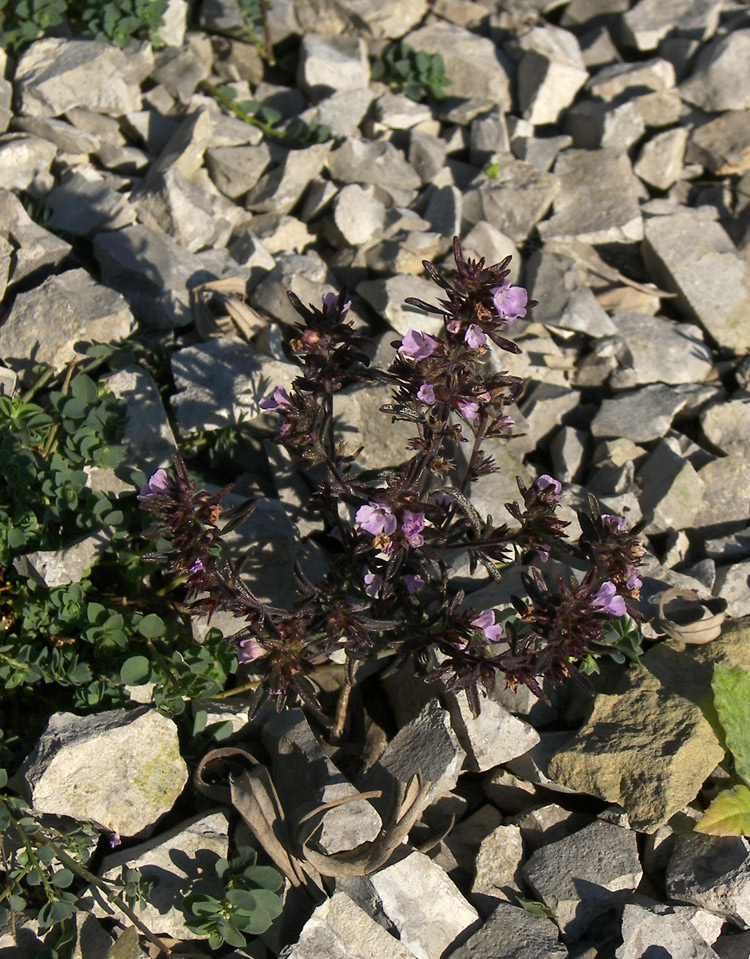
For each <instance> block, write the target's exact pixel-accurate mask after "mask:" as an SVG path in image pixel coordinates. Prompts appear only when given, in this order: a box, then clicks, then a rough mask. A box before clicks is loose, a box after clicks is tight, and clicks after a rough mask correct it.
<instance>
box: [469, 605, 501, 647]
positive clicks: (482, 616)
mask: <svg viewBox="0 0 750 959" xmlns="http://www.w3.org/2000/svg"><path fill="white" fill-rule="evenodd" d="M471 625H472V626H476V627H477V629H481V630H482V632H483V633H484V638H485V639H486V640H487V642H488V643H498V642H500V639H501V637H502V635H503V627H502V626H499V625H498V624H497V623H496V622H495V610H494V609H483V610H482V612H481V613H479V615H478V616H475V617H474V619H472V620H471Z"/></svg>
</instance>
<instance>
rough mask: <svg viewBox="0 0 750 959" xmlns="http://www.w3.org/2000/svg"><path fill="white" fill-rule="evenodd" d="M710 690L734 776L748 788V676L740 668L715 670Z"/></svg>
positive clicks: (749, 695)
mask: <svg viewBox="0 0 750 959" xmlns="http://www.w3.org/2000/svg"><path fill="white" fill-rule="evenodd" d="M711 686H712V687H713V691H714V704H715V706H716V712H717V713H718V716H719V721H720V723H721V725H722V726H723V727H724V732H725V734H726V743H727V747H728V748H729V749H730V750H731V752H732V755H733V757H734V768H735V772H736V773H737V775H738V776H739V777H740V779H741V780H742V781H743V782H744V783H745V784H746V785H748V786H750V673H748V672H747V671H746V670H744V669H742V668H741V667H740V666H735V667H734V668H733V669H728V668H727V667H726V666H715V667H714V674H713V679H712V681H711Z"/></svg>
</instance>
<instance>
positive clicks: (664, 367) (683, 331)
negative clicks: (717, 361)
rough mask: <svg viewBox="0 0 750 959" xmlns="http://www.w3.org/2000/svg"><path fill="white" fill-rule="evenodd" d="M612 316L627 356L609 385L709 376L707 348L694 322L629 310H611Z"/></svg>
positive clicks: (692, 380)
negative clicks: (676, 320)
mask: <svg viewBox="0 0 750 959" xmlns="http://www.w3.org/2000/svg"><path fill="white" fill-rule="evenodd" d="M612 319H613V321H614V323H615V326H616V327H617V334H616V335H617V337H618V339H619V340H620V342H621V343H623V344H624V345H625V347H626V349H627V353H628V360H629V362H628V364H627V365H623V366H622V367H621V368H620V369H618V370H615V371H614V372H613V373H612V375H611V376H610V378H609V385H610V386H611V387H612V389H615V390H629V389H632V388H633V387H635V386H645V385H646V384H648V383H667V384H670V385H677V384H678V383H702V382H703V381H704V380H707V379H708V378H709V377H710V376H711V374H712V372H713V368H714V367H713V358H712V356H711V350H710V349H709V348H708V347H707V346H706V344H705V342H704V340H703V333H702V331H701V329H700V327H698V326H696V325H695V324H692V323H675V322H673V321H671V320H665V319H662V318H661V317H658V316H647V315H646V314H644V313H634V312H633V311H632V310H614V311H613V312H612Z"/></svg>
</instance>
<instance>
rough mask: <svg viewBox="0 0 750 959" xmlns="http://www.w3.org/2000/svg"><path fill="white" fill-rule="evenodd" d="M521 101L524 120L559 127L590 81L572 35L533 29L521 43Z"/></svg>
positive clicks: (547, 28) (558, 30)
mask: <svg viewBox="0 0 750 959" xmlns="http://www.w3.org/2000/svg"><path fill="white" fill-rule="evenodd" d="M520 45H521V47H522V49H523V50H524V53H523V56H522V57H521V61H520V63H519V64H518V101H519V107H520V109H521V111H522V114H523V116H524V117H525V118H526V119H527V120H528V121H529V122H530V123H532V124H534V125H535V126H539V125H541V124H545V123H557V121H558V118H559V116H560V114H561V112H562V111H563V110H564V109H565V108H566V107H568V106H570V104H571V103H572V102H573V99H574V97H575V95H576V93H577V92H578V91H579V90H580V88H581V87H582V86H583V84H584V83H585V82H586V80H587V79H588V73H587V71H586V68H585V66H584V64H583V59H582V57H581V51H580V48H579V46H578V41H577V39H576V37H575V35H574V34H573V33H570V32H569V31H568V30H563V29H562V28H561V27H554V26H552V25H551V24H547V25H546V26H544V27H534V28H532V29H531V30H530V31H529V32H528V33H527V34H525V35H524V36H523V37H522V38H521V41H520Z"/></svg>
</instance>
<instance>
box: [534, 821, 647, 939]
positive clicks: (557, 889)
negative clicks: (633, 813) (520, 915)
mask: <svg viewBox="0 0 750 959" xmlns="http://www.w3.org/2000/svg"><path fill="white" fill-rule="evenodd" d="M523 875H524V878H525V879H526V881H527V882H528V883H529V885H530V886H531V888H532V889H533V890H534V892H535V893H536V895H537V896H539V897H540V898H541V900H542V901H543V902H544V903H545V905H547V906H550V908H552V909H554V910H555V917H556V921H557V924H558V926H559V927H560V932H561V933H562V937H563V939H564V940H565V942H575V940H577V939H580V938H581V936H582V935H583V934H584V933H585V932H586V930H587V928H588V927H589V926H590V925H591V923H592V922H593V920H595V919H596V918H597V917H598V916H600V915H601V914H602V913H604V912H606V911H607V910H609V909H612V908H613V907H616V906H617V905H619V904H620V903H621V902H623V900H624V899H625V898H627V895H628V893H630V892H632V891H633V890H634V889H635V887H636V886H637V885H638V883H639V882H640V880H641V877H642V875H643V870H642V869H641V864H640V862H639V860H638V847H637V840H636V835H635V833H634V832H631V830H629V829H623V828H622V827H620V826H615V825H613V824H612V823H608V822H602V821H601V820H597V821H596V822H593V823H592V824H591V825H590V826H586V827H585V828H584V829H581V830H579V832H577V833H574V834H573V835H572V836H568V838H567V839H561V840H560V841H559V842H555V843H552V844H551V845H549V846H544V847H543V848H542V849H537V851H536V852H534V853H532V855H531V857H530V858H529V859H528V860H527V862H526V863H525V864H524V866H523Z"/></svg>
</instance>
